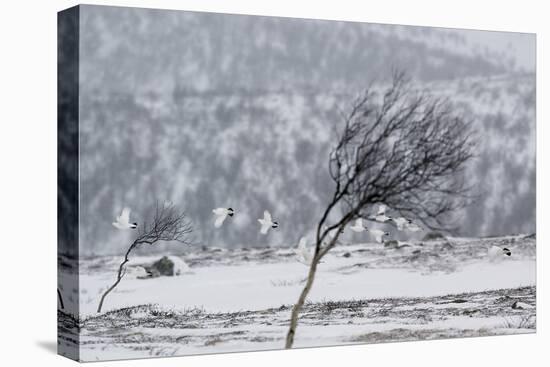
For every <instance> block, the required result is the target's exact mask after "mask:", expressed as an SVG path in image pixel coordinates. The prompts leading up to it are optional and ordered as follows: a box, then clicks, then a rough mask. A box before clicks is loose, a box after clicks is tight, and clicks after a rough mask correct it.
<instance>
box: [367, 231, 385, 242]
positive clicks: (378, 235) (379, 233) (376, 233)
mask: <svg viewBox="0 0 550 367" xmlns="http://www.w3.org/2000/svg"><path fill="white" fill-rule="evenodd" d="M369 232H370V233H371V234H372V235H373V236H374V238H375V239H376V242H378V243H381V242H382V237H384V236H389V235H390V234H389V233H388V232H384V231H382V230H381V229H371V230H370V231H369Z"/></svg>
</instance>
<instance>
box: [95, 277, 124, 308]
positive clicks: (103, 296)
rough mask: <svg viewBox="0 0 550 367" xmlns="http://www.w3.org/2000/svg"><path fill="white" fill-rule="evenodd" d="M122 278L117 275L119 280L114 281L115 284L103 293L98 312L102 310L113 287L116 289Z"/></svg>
mask: <svg viewBox="0 0 550 367" xmlns="http://www.w3.org/2000/svg"><path fill="white" fill-rule="evenodd" d="M121 280H122V277H117V280H116V282H114V284H113V285H112V286H110V287H109V289H107V290H106V291H105V293H103V295H102V296H101V300H100V301H99V306H97V313H100V312H101V308H102V307H103V301H104V300H105V297H106V296H107V295H108V294H109V293H111V291H112V290H113V289H115V287H116V286H117V285H118V283H120V281H121Z"/></svg>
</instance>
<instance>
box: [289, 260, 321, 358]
mask: <svg viewBox="0 0 550 367" xmlns="http://www.w3.org/2000/svg"><path fill="white" fill-rule="evenodd" d="M319 260H320V259H319V258H318V257H317V256H315V257H314V258H313V261H312V262H311V266H310V268H309V273H308V276H307V282H306V285H305V286H304V289H302V293H301V294H300V298H298V302H297V303H296V304H295V305H294V307H293V308H292V314H291V316H290V327H289V328H288V333H287V334H286V344H285V348H286V349H290V348H292V344H294V335H295V334H296V327H297V326H298V316H299V315H300V311H301V310H302V307H303V306H304V303H305V301H306V298H307V296H308V294H309V291H310V290H311V287H312V286H313V280H314V279H315V273H316V272H317V264H318V263H319Z"/></svg>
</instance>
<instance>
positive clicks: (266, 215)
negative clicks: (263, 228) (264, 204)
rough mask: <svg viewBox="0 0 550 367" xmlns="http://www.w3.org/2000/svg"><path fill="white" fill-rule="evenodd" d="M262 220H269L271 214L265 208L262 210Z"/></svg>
mask: <svg viewBox="0 0 550 367" xmlns="http://www.w3.org/2000/svg"><path fill="white" fill-rule="evenodd" d="M264 220H265V221H266V222H271V214H270V213H269V212H268V211H267V210H264Z"/></svg>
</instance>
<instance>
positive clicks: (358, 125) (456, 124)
mask: <svg viewBox="0 0 550 367" xmlns="http://www.w3.org/2000/svg"><path fill="white" fill-rule="evenodd" d="M472 134H473V131H472V126H471V121H468V120H466V119H465V118H464V117H463V116H462V115H461V114H460V113H457V112H456V111H454V110H453V108H452V105H451V104H450V103H449V101H447V100H445V99H443V98H438V97H435V96H433V95H430V94H428V93H425V92H421V91H415V90H414V89H413V87H412V86H411V83H410V81H409V80H408V79H407V78H406V77H405V75H404V74H403V73H394V75H393V79H392V82H391V84H390V85H389V86H388V87H387V88H386V89H385V90H384V91H383V92H382V93H381V94H379V93H378V94H377V93H376V92H375V91H373V90H372V89H371V88H369V89H367V90H366V91H365V93H363V94H362V95H361V96H360V97H359V98H357V100H356V101H355V102H354V104H353V105H352V108H351V111H350V112H349V114H347V115H346V116H344V124H343V128H342V130H341V131H339V132H338V133H337V135H338V139H337V144H336V146H335V147H334V148H333V150H332V151H331V153H330V156H329V162H328V163H329V164H328V169H329V173H330V177H331V178H332V180H333V181H334V183H335V190H334V194H333V196H332V198H331V201H330V202H329V204H328V206H327V207H326V209H325V211H324V213H323V215H322V216H321V219H320V220H319V223H318V225H317V229H316V236H315V250H314V255H313V259H312V262H311V265H310V267H309V272H308V277H307V281H306V284H305V286H304V288H303V290H302V292H301V294H300V296H299V298H298V302H297V303H296V304H295V305H294V307H293V309H292V314H291V318H290V326H289V330H288V333H287V337H286V348H291V347H292V345H293V342H294V335H295V333H296V327H297V324H298V316H299V313H300V310H301V309H302V307H303V305H304V303H305V300H306V298H307V296H308V294H309V292H310V290H311V287H312V285H313V281H314V279H315V273H316V271H317V266H318V264H319V262H320V261H321V259H322V258H323V257H324V256H325V255H326V254H327V253H328V252H329V251H330V250H331V249H332V248H333V247H334V246H335V245H336V243H337V241H338V237H339V236H340V234H341V233H342V231H343V229H344V227H345V226H346V225H347V224H348V223H350V222H351V221H353V220H355V219H357V218H365V219H367V220H373V216H372V215H369V212H368V211H369V209H370V208H371V207H372V206H373V205H374V204H381V203H383V204H385V205H387V206H388V207H389V208H391V209H392V210H395V211H396V212H398V213H400V214H401V215H403V216H405V217H408V218H415V220H418V221H420V222H422V223H423V224H424V225H425V226H427V227H428V228H431V229H447V230H452V229H453V228H452V227H451V226H449V225H448V219H449V218H450V214H452V212H453V211H454V210H456V209H457V208H460V207H462V206H464V205H465V204H466V203H467V201H468V198H469V195H468V193H469V192H470V187H468V186H467V185H466V184H465V181H464V179H463V177H464V174H463V173H464V169H465V167H466V162H468V161H469V160H470V159H471V158H472V157H473V150H474V146H475V142H474V140H473V138H472ZM334 216H337V217H338V218H339V219H338V220H337V221H335V222H334V223H333V224H328V223H327V220H328V218H329V217H334Z"/></svg>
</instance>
